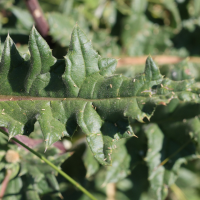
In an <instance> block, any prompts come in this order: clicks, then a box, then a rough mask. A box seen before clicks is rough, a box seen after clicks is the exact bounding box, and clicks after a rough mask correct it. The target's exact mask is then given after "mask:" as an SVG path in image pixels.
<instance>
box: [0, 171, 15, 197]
mask: <svg viewBox="0 0 200 200" xmlns="http://www.w3.org/2000/svg"><path fill="white" fill-rule="evenodd" d="M11 173H12V171H11V170H10V169H8V170H7V171H6V176H5V178H4V180H3V182H2V184H1V189H0V200H2V199H3V196H4V193H5V191H6V188H7V185H8V183H9V179H10V175H11Z"/></svg>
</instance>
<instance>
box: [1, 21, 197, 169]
mask: <svg viewBox="0 0 200 200" xmlns="http://www.w3.org/2000/svg"><path fill="white" fill-rule="evenodd" d="M116 65H117V60H116V59H112V58H102V57H101V56H99V55H98V53H97V52H96V51H95V50H93V48H92V43H91V41H90V40H88V39H87V37H86V35H85V34H84V33H83V32H82V30H81V29H80V28H79V27H78V26H77V25H76V26H75V28H74V30H73V32H72V36H71V43H70V48H69V52H68V54H67V56H66V57H64V59H63V60H57V59H56V58H54V57H53V56H52V52H51V49H50V48H49V46H48V45H47V43H46V42H45V40H44V39H43V38H42V37H41V36H40V34H39V33H38V32H37V31H36V29H35V28H34V27H33V29H32V31H31V33H30V39H29V53H27V54H20V53H19V52H18V50H17V48H16V46H15V44H14V43H13V41H12V39H11V38H10V37H9V36H8V37H7V39H6V41H5V43H4V49H3V52H2V56H1V63H0V86H1V87H0V110H1V115H0V126H3V127H7V128H8V131H9V137H10V138H12V137H14V136H15V135H17V134H26V135H28V134H29V133H30V132H32V131H33V129H34V123H35V122H36V121H38V122H39V124H40V127H41V130H42V133H43V135H44V140H45V142H46V148H47V147H48V146H50V145H51V144H52V143H54V142H56V141H57V140H59V139H61V138H62V137H63V136H68V137H72V136H73V133H74V132H75V130H76V129H77V127H80V128H81V130H82V131H83V132H84V133H85V134H86V138H87V142H88V144H89V147H90V149H91V151H92V154H93V155H94V157H95V158H96V159H97V160H98V161H99V162H100V163H101V164H103V165H110V164H111V160H112V151H113V150H114V149H116V148H120V147H118V146H117V145H116V144H117V140H119V139H121V138H128V137H132V136H135V134H134V132H133V129H132V127H131V124H132V123H134V122H135V121H138V122H144V121H143V120H144V118H147V119H148V120H150V118H151V116H152V115H153V113H154V111H155V109H156V106H157V105H166V104H167V103H169V102H170V101H171V100H172V99H177V100H178V101H180V102H182V101H189V102H190V101H193V102H195V103H197V102H199V89H198V87H197V86H196V85H195V84H194V80H193V79H190V80H184V81H172V80H170V79H167V78H164V77H163V76H162V75H161V74H160V71H159V68H158V67H157V66H156V64H155V63H154V62H153V60H152V58H151V57H150V56H149V57H148V58H147V60H146V66H145V71H144V73H142V74H140V75H138V76H136V77H134V78H127V77H125V76H122V75H113V72H114V71H115V68H116ZM135 139H137V138H135Z"/></svg>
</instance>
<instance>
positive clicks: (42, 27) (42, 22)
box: [25, 0, 49, 37]
mask: <svg viewBox="0 0 200 200" xmlns="http://www.w3.org/2000/svg"><path fill="white" fill-rule="evenodd" d="M25 2H26V6H27V8H28V9H29V11H30V13H31V15H32V17H33V19H34V21H35V24H36V27H37V29H38V31H39V32H40V34H41V35H42V36H43V37H46V36H47V35H48V32H49V25H48V23H47V21H46V19H45V18H44V14H43V12H42V9H41V7H40V5H39V3H38V1H37V0H25Z"/></svg>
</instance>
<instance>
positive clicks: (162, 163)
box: [157, 140, 191, 168]
mask: <svg viewBox="0 0 200 200" xmlns="http://www.w3.org/2000/svg"><path fill="white" fill-rule="evenodd" d="M190 142H191V140H188V141H187V142H186V143H184V144H183V145H182V146H181V147H180V148H179V149H177V150H176V151H175V152H174V153H173V154H171V155H170V156H169V157H167V158H166V159H165V160H163V161H162V162H161V163H160V164H159V165H158V167H160V166H163V165H165V164H166V163H167V162H168V161H169V160H170V159H171V158H172V157H174V156H175V155H176V154H177V153H179V152H180V151H181V150H182V149H184V148H185V147H186V146H187V145H188V144H189V143H190ZM158 167H157V168H158Z"/></svg>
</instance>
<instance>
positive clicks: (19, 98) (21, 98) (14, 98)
mask: <svg viewBox="0 0 200 200" xmlns="http://www.w3.org/2000/svg"><path fill="white" fill-rule="evenodd" d="M177 93H178V92H177ZM167 95H169V94H159V95H155V96H151V97H149V96H132V97H114V98H104V99H84V98H79V97H77V98H55V97H31V96H7V95H0V101H27V100H29V101H31V100H33V101H35V100H38V101H59V100H60V101H61V100H63V101H75V100H76V101H91V102H94V101H106V100H115V99H116V100H121V99H133V98H144V99H147V98H148V99H149V98H153V97H162V96H167ZM173 99H177V97H174V98H173ZM163 100H167V99H163Z"/></svg>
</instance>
